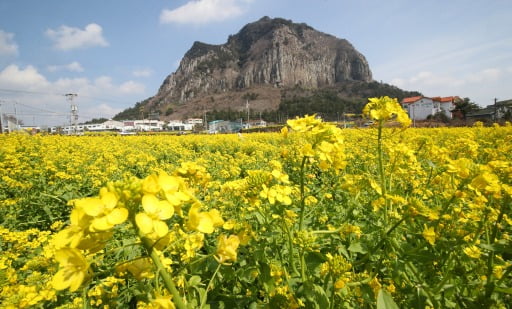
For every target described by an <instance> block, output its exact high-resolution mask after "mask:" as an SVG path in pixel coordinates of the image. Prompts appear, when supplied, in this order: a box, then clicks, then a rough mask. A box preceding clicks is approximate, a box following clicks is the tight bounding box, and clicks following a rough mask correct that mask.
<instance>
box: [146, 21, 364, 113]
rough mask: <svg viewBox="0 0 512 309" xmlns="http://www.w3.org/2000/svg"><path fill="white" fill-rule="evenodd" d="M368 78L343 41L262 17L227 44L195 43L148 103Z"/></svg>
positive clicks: (360, 58)
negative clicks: (255, 89) (261, 88)
mask: <svg viewBox="0 0 512 309" xmlns="http://www.w3.org/2000/svg"><path fill="white" fill-rule="evenodd" d="M371 80H372V74H371V71H370V68H369V65H368V63H367V61H366V59H365V57H364V56H363V55H362V54H361V53H359V52H358V51H357V50H356V49H355V48H354V47H353V46H352V45H351V44H350V43H349V42H348V41H347V40H344V39H339V38H336V37H334V36H332V35H329V34H325V33H322V32H320V31H317V30H315V29H313V28H312V27H310V26H308V25H306V24H304V23H294V22H292V21H291V20H286V19H282V18H270V17H267V16H265V17H263V18H261V19H260V20H258V21H256V22H253V23H249V24H247V25H245V26H244V27H243V28H242V29H241V30H240V31H239V32H238V33H236V34H234V35H231V36H229V38H228V40H227V42H226V43H225V44H220V45H212V44H207V43H203V42H194V44H193V45H192V47H191V48H190V50H189V51H187V53H186V54H185V55H184V57H183V59H182V60H181V62H180V65H179V67H178V69H177V70H176V72H174V73H172V74H170V75H169V76H168V77H167V78H166V79H165V81H164V83H163V84H162V86H161V87H160V89H159V91H158V93H157V95H155V96H154V97H152V98H150V99H149V104H150V105H153V106H159V105H168V104H183V103H185V102H191V101H194V100H197V99H200V98H201V97H205V96H212V95H215V94H219V93H225V92H230V91H244V90H247V89H252V88H254V87H272V88H286V87H296V86H300V87H307V88H319V87H323V86H329V85H334V84H336V83H339V82H343V81H365V82H369V81H371Z"/></svg>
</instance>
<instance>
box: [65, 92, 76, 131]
mask: <svg viewBox="0 0 512 309" xmlns="http://www.w3.org/2000/svg"><path fill="white" fill-rule="evenodd" d="M64 96H66V99H67V100H68V102H69V104H70V105H71V115H70V116H69V134H71V128H73V131H74V132H75V133H77V128H76V121H77V120H78V107H77V106H76V105H75V104H73V99H74V98H75V97H77V96H78V94H76V93H66V94H65V95H64Z"/></svg>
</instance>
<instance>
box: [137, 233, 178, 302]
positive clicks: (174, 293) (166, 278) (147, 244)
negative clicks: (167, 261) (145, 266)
mask: <svg viewBox="0 0 512 309" xmlns="http://www.w3.org/2000/svg"><path fill="white" fill-rule="evenodd" d="M140 236H141V235H140ZM141 239H142V245H143V246H144V248H145V249H146V250H147V251H148V253H149V255H150V257H151V260H152V261H153V263H155V266H156V268H157V269H158V272H159V274H160V276H161V277H162V280H163V281H164V285H165V288H166V289H167V291H169V292H170V293H171V294H172V302H173V303H174V304H175V305H176V307H177V308H178V309H187V306H186V305H185V303H184V302H183V299H182V298H181V295H180V293H179V292H178V290H177V289H176V286H175V285H174V282H173V281H172V278H171V276H170V275H169V273H168V272H167V271H166V270H165V267H164V265H163V264H162V261H161V260H160V257H159V256H158V253H157V251H156V250H153V246H152V245H151V241H150V240H149V239H147V238H145V237H143V236H141Z"/></svg>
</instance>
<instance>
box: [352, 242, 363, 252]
mask: <svg viewBox="0 0 512 309" xmlns="http://www.w3.org/2000/svg"><path fill="white" fill-rule="evenodd" d="M348 251H350V252H357V253H366V250H365V249H364V248H363V246H362V245H361V243H360V242H359V241H356V242H353V243H351V244H350V246H349V247H348Z"/></svg>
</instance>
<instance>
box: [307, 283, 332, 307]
mask: <svg viewBox="0 0 512 309" xmlns="http://www.w3.org/2000/svg"><path fill="white" fill-rule="evenodd" d="M304 295H305V296H306V299H307V300H308V301H309V303H310V304H311V305H312V306H313V308H318V309H321V308H329V298H328V297H327V294H326V293H325V291H324V289H323V288H322V287H321V286H319V285H316V284H312V283H305V284H304Z"/></svg>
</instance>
